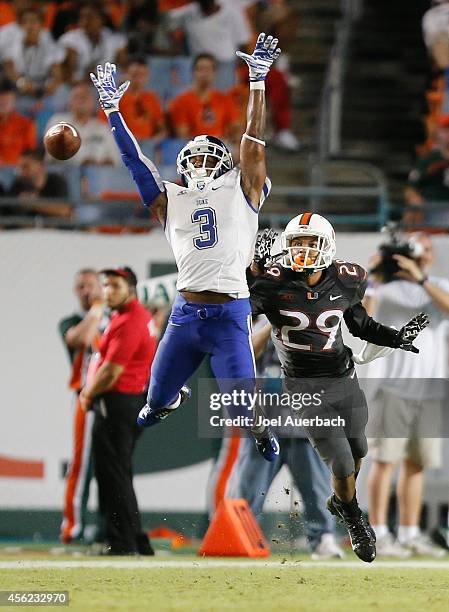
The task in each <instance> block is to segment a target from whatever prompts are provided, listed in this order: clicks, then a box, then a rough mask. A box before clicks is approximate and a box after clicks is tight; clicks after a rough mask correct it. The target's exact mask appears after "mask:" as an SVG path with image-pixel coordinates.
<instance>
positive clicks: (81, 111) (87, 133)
mask: <svg viewBox="0 0 449 612" xmlns="http://www.w3.org/2000/svg"><path fill="white" fill-rule="evenodd" d="M95 110H96V102H95V98H94V97H93V95H92V88H91V87H90V85H89V83H86V82H81V83H78V84H77V85H75V86H74V87H73V88H72V90H71V92H70V99H69V112H67V113H57V114H55V115H53V116H52V117H50V119H49V121H48V123H47V127H46V130H48V129H49V128H50V127H51V126H52V125H54V124H55V123H59V122H61V121H65V122H67V123H70V124H72V125H73V126H74V127H75V128H76V129H77V130H78V133H79V135H80V137H81V143H82V144H81V148H80V150H79V151H78V153H76V155H74V156H73V157H72V158H71V159H70V160H68V161H66V162H64V163H65V164H67V163H71V164H76V165H78V166H79V165H85V164H98V165H110V164H113V165H118V164H119V162H120V156H119V153H118V150H117V147H116V146H115V142H114V138H113V136H112V134H111V131H110V129H109V127H107V126H106V125H105V124H104V123H103V122H102V121H100V120H99V119H96V118H95V114H96V113H95Z"/></svg>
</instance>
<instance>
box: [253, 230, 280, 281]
mask: <svg viewBox="0 0 449 612" xmlns="http://www.w3.org/2000/svg"><path fill="white" fill-rule="evenodd" d="M277 236H278V234H277V232H275V231H274V230H272V229H265V230H264V231H263V232H262V233H261V234H259V235H258V236H257V240H256V245H255V247H254V257H253V261H254V263H255V264H256V265H257V267H258V268H259V270H260V271H261V272H265V268H268V267H269V266H270V262H271V248H272V246H273V244H274V242H275V240H276V238H277Z"/></svg>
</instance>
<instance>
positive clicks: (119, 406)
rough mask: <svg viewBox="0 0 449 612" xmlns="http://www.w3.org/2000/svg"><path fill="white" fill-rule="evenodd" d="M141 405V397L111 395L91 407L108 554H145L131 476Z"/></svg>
mask: <svg viewBox="0 0 449 612" xmlns="http://www.w3.org/2000/svg"><path fill="white" fill-rule="evenodd" d="M144 404H145V396H144V395H143V394H138V395H134V394H127V393H115V392H111V393H105V394H104V395H103V396H102V397H101V398H100V399H99V401H98V402H96V405H95V421H94V426H93V434H92V450H93V458H94V467H95V476H96V478H97V483H98V495H99V498H100V507H101V508H102V509H103V511H104V513H105V523H106V525H105V526H106V539H107V541H108V543H109V545H110V546H111V553H116V554H131V553H136V552H140V553H141V554H148V553H145V550H144V549H145V547H146V546H149V545H148V540H146V543H145V542H144V541H143V540H145V539H146V537H145V536H144V535H143V534H142V526H141V522H140V514H139V508H138V506H137V499H136V494H135V492H134V487H133V474H132V454H133V450H134V446H135V444H136V441H137V439H138V437H139V436H140V434H141V431H142V429H141V428H140V427H138V425H137V424H136V417H137V415H138V413H139V410H140V409H141V408H142V406H143V405H144Z"/></svg>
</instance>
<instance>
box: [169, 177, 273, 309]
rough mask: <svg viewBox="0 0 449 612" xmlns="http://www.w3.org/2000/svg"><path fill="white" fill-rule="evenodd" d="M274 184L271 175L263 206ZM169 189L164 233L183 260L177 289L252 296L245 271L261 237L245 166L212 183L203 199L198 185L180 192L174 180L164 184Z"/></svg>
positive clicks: (179, 269)
mask: <svg viewBox="0 0 449 612" xmlns="http://www.w3.org/2000/svg"><path fill="white" fill-rule="evenodd" d="M217 187H220V189H218V188H217ZM270 187H271V182H270V180H269V179H266V181H265V185H264V188H263V193H262V196H261V199H260V205H261V204H262V203H263V201H264V200H265V198H266V197H267V195H268V193H269V191H270ZM165 188H166V190H167V196H168V205H167V218H166V223H165V234H166V236H167V239H168V241H169V243H170V245H171V247H172V249H173V253H174V256H175V259H176V262H177V264H178V272H179V273H178V281H177V284H176V287H177V289H178V290H185V291H216V292H218V293H227V294H231V295H233V296H234V297H237V298H243V297H248V296H249V291H248V286H247V282H246V273H245V272H246V268H247V266H248V265H249V264H250V261H251V258H252V254H253V249H254V243H255V240H256V235H257V228H258V214H257V213H258V211H257V210H256V209H254V208H253V206H252V205H251V204H250V203H249V202H248V200H247V199H246V197H245V194H244V193H243V191H242V188H241V171H240V168H238V167H236V168H233V169H232V170H230V171H228V172H226V173H225V174H223V175H222V176H220V177H219V178H217V179H215V180H214V181H213V182H207V183H206V185H205V186H204V188H203V193H204V195H202V197H201V198H199V197H198V191H197V190H194V189H191V190H187V191H186V192H184V191H183V192H181V193H180V192H179V186H178V185H175V184H173V183H165Z"/></svg>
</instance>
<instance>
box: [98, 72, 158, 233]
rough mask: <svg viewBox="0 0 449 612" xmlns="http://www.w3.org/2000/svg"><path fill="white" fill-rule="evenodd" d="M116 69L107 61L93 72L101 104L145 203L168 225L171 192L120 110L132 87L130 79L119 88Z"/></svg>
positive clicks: (124, 160)
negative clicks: (169, 195)
mask: <svg viewBox="0 0 449 612" xmlns="http://www.w3.org/2000/svg"><path fill="white" fill-rule="evenodd" d="M115 71H116V66H115V64H110V63H109V62H107V63H106V64H105V66H104V69H103V67H102V66H97V76H96V75H94V74H92V73H91V75H90V78H91V79H92V82H93V84H94V85H95V87H96V88H97V90H98V93H99V96H100V105H101V107H102V109H103V110H104V112H105V114H106V116H107V118H108V121H109V125H110V126H111V131H112V134H113V136H114V138H115V142H116V143H117V146H118V148H119V150H120V153H121V155H122V159H123V162H124V163H125V165H126V167H127V168H128V169H129V171H130V172H131V176H132V177H133V180H134V182H135V183H136V185H137V188H138V190H139V193H140V197H141V199H142V202H143V204H144V205H145V206H151V208H152V210H153V211H154V212H155V214H156V216H157V218H158V219H159V221H160V222H161V223H162V225H164V224H165V219H166V216H167V193H166V190H165V187H164V184H163V182H162V179H161V177H160V174H159V172H158V170H157V168H156V166H155V165H154V164H153V162H152V161H151V160H150V159H148V157H146V156H145V155H144V154H143V153H142V151H141V149H140V147H139V144H138V142H137V141H136V139H135V138H134V136H133V134H132V133H131V131H130V130H129V128H128V126H127V125H126V123H125V121H124V119H123V117H122V115H121V114H120V112H119V103H120V100H121V98H122V96H123V95H124V93H125V92H126V90H127V89H128V87H129V81H126V82H125V83H123V84H122V85H120V87H118V88H117V86H116V84H115V80H114V74H115Z"/></svg>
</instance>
